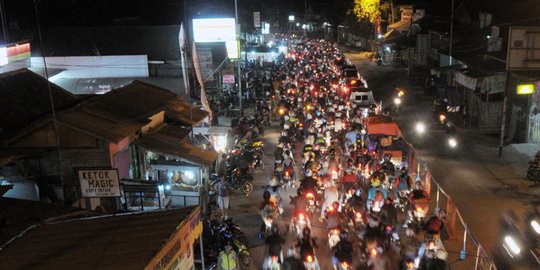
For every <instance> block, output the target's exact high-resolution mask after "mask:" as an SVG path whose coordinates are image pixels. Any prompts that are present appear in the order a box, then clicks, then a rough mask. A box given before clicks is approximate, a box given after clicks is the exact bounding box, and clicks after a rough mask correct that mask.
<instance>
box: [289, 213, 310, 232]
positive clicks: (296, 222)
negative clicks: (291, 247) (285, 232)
mask: <svg viewBox="0 0 540 270" xmlns="http://www.w3.org/2000/svg"><path fill="white" fill-rule="evenodd" d="M292 226H293V230H294V233H295V234H296V235H297V236H298V238H302V232H303V231H304V229H305V228H306V227H307V228H310V227H311V224H310V221H309V218H308V217H307V216H306V215H305V214H304V213H298V215H296V216H295V217H294V219H293V224H292Z"/></svg>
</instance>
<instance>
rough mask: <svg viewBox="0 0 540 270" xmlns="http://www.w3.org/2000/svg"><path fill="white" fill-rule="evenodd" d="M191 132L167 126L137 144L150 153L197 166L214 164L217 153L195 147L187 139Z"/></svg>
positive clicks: (144, 137) (141, 139) (139, 140)
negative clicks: (164, 155) (185, 161)
mask: <svg viewBox="0 0 540 270" xmlns="http://www.w3.org/2000/svg"><path fill="white" fill-rule="evenodd" d="M189 132H190V131H189V130H188V129H179V128H178V127H174V126H170V125H165V126H164V127H162V128H161V129H159V130H157V131H155V132H154V133H151V134H148V135H145V136H143V137H142V138H140V139H138V140H137V141H135V144H137V145H138V146H140V147H142V148H144V149H147V150H150V151H156V152H160V153H164V154H168V155H172V156H177V157H180V158H183V159H185V160H188V161H191V162H194V163H197V164H201V165H210V164H212V163H213V162H214V160H216V158H217V152H215V151H209V150H205V149H202V148H198V147H195V146H193V145H192V144H191V142H190V141H189V139H188V138H187V135H188V134H189Z"/></svg>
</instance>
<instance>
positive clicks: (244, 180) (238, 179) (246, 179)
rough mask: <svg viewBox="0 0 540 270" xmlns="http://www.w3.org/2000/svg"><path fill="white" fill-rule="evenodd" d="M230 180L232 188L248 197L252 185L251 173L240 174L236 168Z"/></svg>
mask: <svg viewBox="0 0 540 270" xmlns="http://www.w3.org/2000/svg"><path fill="white" fill-rule="evenodd" d="M231 180H232V181H231V183H232V185H233V187H234V188H235V189H240V190H242V192H243V193H244V194H245V195H246V196H249V194H251V192H252V191H253V184H252V183H251V181H253V175H252V173H251V172H245V173H242V170H241V169H240V168H236V169H234V170H233V172H232V174H231Z"/></svg>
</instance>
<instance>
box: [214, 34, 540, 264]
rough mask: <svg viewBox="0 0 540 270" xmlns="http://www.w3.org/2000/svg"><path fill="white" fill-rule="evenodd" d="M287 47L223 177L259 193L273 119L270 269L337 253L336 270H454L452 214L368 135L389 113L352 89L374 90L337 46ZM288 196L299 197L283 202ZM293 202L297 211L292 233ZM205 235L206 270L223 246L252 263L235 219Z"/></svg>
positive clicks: (267, 193) (267, 230) (265, 222)
mask: <svg viewBox="0 0 540 270" xmlns="http://www.w3.org/2000/svg"><path fill="white" fill-rule="evenodd" d="M282 42H283V43H286V44H287V45H288V53H287V55H283V56H281V57H280V58H278V61H277V63H276V67H278V68H277V69H276V70H274V71H273V72H272V77H273V80H274V84H273V87H272V88H273V89H271V90H267V91H266V92H265V97H264V98H260V99H259V100H257V101H256V106H255V107H256V108H255V109H256V110H255V111H256V113H255V118H254V119H251V120H248V119H245V118H243V119H242V120H241V121H240V122H239V123H238V127H237V129H236V130H237V135H238V139H237V140H236V141H235V147H234V150H232V151H230V152H229V154H228V155H226V156H224V159H225V160H226V170H225V172H224V173H222V175H223V177H225V179H226V181H228V182H230V183H231V184H232V186H233V188H234V189H235V190H238V191H241V192H242V193H244V194H245V195H250V194H251V193H252V191H253V184H252V182H253V172H254V170H255V169H256V168H260V169H263V170H264V169H265V168H264V162H263V157H264V151H263V148H262V147H263V140H262V137H263V134H264V130H265V129H266V128H269V127H270V126H271V122H272V121H271V119H274V120H276V121H274V123H275V122H279V129H280V134H279V140H278V143H277V146H276V148H275V151H274V153H273V154H274V155H273V159H274V166H273V168H266V169H267V170H268V169H271V170H273V174H272V176H271V177H270V178H269V179H268V184H267V186H266V187H265V190H264V193H263V202H262V203H261V204H260V208H259V209H260V215H261V219H262V224H261V230H260V233H259V235H258V236H259V238H260V239H262V240H264V242H265V243H266V245H267V247H268V249H267V255H266V257H265V259H264V262H263V265H262V267H261V268H262V269H265V270H279V269H309V270H318V269H321V267H320V265H319V262H318V260H317V255H316V254H317V253H318V252H331V253H332V255H333V256H332V265H333V268H334V269H337V270H344V269H372V270H390V269H407V270H412V269H422V270H439V269H441V270H445V269H450V266H449V264H448V262H447V261H446V258H447V256H448V253H447V251H446V250H445V248H444V245H443V239H445V237H447V236H446V234H445V233H446V231H445V228H444V223H445V212H444V211H442V210H440V209H433V211H432V212H430V208H429V195H428V194H427V192H426V191H424V187H423V186H422V183H421V182H415V179H413V178H411V177H410V175H409V168H408V165H407V164H406V162H404V163H402V164H395V161H392V160H391V159H390V158H389V157H388V156H385V155H383V154H382V151H381V145H383V144H384V142H383V140H382V139H384V138H377V137H372V136H370V135H368V130H369V124H368V118H369V117H373V116H376V117H379V118H385V117H390V115H389V114H388V112H383V111H382V110H381V108H380V107H378V106H365V104H360V103H356V102H355V100H353V99H351V98H350V97H351V93H350V89H351V87H350V83H351V81H354V82H355V83H358V84H361V85H363V87H364V88H367V82H366V81H365V80H363V78H362V77H361V76H360V75H357V76H356V77H352V78H347V77H344V76H343V72H342V71H343V70H344V69H351V68H354V67H353V66H351V65H350V63H349V62H348V60H347V59H346V58H345V57H344V55H343V54H342V53H341V52H340V51H339V50H338V48H337V46H335V45H334V44H332V43H329V42H325V41H323V40H320V41H316V40H307V39H298V38H296V39H295V38H291V37H284V38H283V40H282ZM356 81H358V82H356ZM400 94H402V93H401V92H400ZM395 113H398V111H397V110H396V111H395ZM441 122H444V121H443V120H441ZM219 181H221V176H218V175H212V176H211V188H210V190H215V187H214V186H215V185H216V184H217V183H218V182H219ZM212 187H213V188H212ZM283 190H291V191H293V193H294V191H296V192H295V193H296V196H294V197H293V196H290V197H289V198H283V196H282V195H283ZM212 195H214V196H215V194H211V198H210V202H212V201H215V197H214V199H212ZM287 201H288V203H290V205H292V206H293V209H294V210H293V213H292V219H291V220H290V221H286V222H285V223H288V225H287V226H286V227H283V226H281V225H280V224H283V222H281V221H282V220H283V219H282V216H283V214H284V205H283V204H284V203H286V202H287ZM430 213H431V214H430ZM531 224H533V223H531ZM537 224H538V223H535V225H537ZM322 226H324V228H325V229H326V230H327V231H328V234H327V235H328V240H327V243H320V242H321V241H319V240H318V239H316V238H314V237H312V233H311V231H312V229H313V228H314V227H322ZM537 227H538V231H537V232H540V226H537ZM205 232H206V233H205V235H206V236H204V239H205V259H206V261H207V266H209V267H207V269H214V268H216V267H217V268H219V267H218V266H217V262H218V256H219V251H220V250H222V249H223V243H231V244H232V246H233V249H234V250H235V252H236V254H237V255H238V262H239V263H240V264H241V266H243V267H244V268H247V267H250V266H251V265H252V264H253V261H252V258H251V256H250V251H249V248H248V242H247V237H246V235H245V234H244V233H243V232H242V231H241V230H240V228H239V226H238V225H237V224H235V223H234V221H233V220H232V219H231V218H227V219H225V220H222V221H218V220H216V219H213V218H207V219H206V220H205ZM284 234H291V235H294V237H296V239H297V240H296V244H295V245H292V246H288V247H284V246H283V245H284V244H285V242H286V241H285V240H284V238H283V235H284ZM324 245H326V247H324ZM510 250H511V248H510ZM256 267H257V268H259V267H258V266H256Z"/></svg>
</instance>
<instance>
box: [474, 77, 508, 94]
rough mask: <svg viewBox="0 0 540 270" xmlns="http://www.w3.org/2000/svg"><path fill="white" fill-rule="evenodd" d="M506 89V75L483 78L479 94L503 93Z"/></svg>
mask: <svg viewBox="0 0 540 270" xmlns="http://www.w3.org/2000/svg"><path fill="white" fill-rule="evenodd" d="M505 87H506V74H497V75H492V76H487V77H484V80H483V81H482V87H481V88H480V92H482V93H488V94H496V93H503V92H504V89H505Z"/></svg>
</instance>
